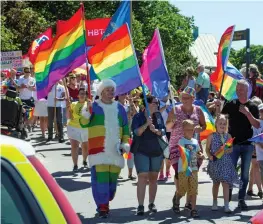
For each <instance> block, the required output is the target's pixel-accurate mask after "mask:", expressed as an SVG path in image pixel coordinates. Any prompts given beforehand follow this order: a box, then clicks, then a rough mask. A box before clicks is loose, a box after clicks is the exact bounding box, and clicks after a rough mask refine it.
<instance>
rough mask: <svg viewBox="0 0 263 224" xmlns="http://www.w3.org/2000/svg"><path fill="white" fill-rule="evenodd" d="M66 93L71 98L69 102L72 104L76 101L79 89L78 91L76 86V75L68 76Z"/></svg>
mask: <svg viewBox="0 0 263 224" xmlns="http://www.w3.org/2000/svg"><path fill="white" fill-rule="evenodd" d="M68 92H69V96H70V98H71V101H73V102H75V101H78V99H79V98H78V94H79V89H78V85H77V78H76V75H75V74H73V73H70V74H69V85H68Z"/></svg>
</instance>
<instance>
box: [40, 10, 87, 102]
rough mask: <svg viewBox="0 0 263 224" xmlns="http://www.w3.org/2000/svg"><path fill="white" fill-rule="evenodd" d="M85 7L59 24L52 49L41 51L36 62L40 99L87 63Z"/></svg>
mask: <svg viewBox="0 0 263 224" xmlns="http://www.w3.org/2000/svg"><path fill="white" fill-rule="evenodd" d="M82 7H83V6H81V8H80V9H79V10H78V11H77V12H76V13H75V14H74V15H73V16H72V17H71V18H70V19H69V20H67V21H58V22H57V35H56V37H55V38H54V39H53V43H52V45H51V47H50V48H48V49H46V50H41V51H40V52H39V53H38V55H37V58H36V61H35V75H36V87H37V97H38V99H41V98H44V97H46V96H47V95H48V93H49V92H50V90H51V88H52V86H53V85H54V84H55V83H57V82H58V81H59V80H60V79H62V78H64V77H65V76H66V75H67V74H68V73H69V72H71V71H72V70H73V69H75V68H77V67H79V66H81V65H82V64H84V63H85V61H86V54H85V47H86V43H85V37H84V32H83V30H84V29H85V26H84V22H83V16H82V12H83V9H82Z"/></svg>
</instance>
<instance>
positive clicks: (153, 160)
mask: <svg viewBox="0 0 263 224" xmlns="http://www.w3.org/2000/svg"><path fill="white" fill-rule="evenodd" d="M163 159H164V157H163V155H161V156H158V157H148V156H145V155H143V154H141V153H136V154H135V155H134V164H135V168H136V171H137V174H139V173H148V172H157V173H158V172H159V171H160V169H161V165H162V162H163Z"/></svg>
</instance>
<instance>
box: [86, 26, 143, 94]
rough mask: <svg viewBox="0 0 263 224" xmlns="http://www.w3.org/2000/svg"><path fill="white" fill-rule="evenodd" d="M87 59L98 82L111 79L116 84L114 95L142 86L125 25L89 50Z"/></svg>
mask: <svg viewBox="0 0 263 224" xmlns="http://www.w3.org/2000/svg"><path fill="white" fill-rule="evenodd" d="M88 58H89V62H90V64H91V65H92V67H93V69H94V72H95V73H96V75H97V77H98V78H99V79H100V80H103V79H112V80H113V81H114V82H115V83H116V85H117V89H116V95H121V94H124V93H127V92H129V91H131V90H133V89H135V88H137V87H138V86H141V85H142V83H141V77H140V73H139V66H138V62H137V58H136V55H135V52H134V48H133V43H132V39H131V36H130V33H129V28H128V26H127V24H124V25H123V26H122V27H121V28H119V29H118V30H117V31H115V32H114V33H112V34H111V35H110V36H108V37H106V38H105V39H104V40H102V41H101V42H100V43H98V44H96V45H95V46H94V47H93V48H91V49H90V50H89V52H88Z"/></svg>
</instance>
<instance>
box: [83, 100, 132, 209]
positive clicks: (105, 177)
mask: <svg viewBox="0 0 263 224" xmlns="http://www.w3.org/2000/svg"><path fill="white" fill-rule="evenodd" d="M86 109H87V107H83V109H82V116H83V118H81V119H80V124H81V127H82V128H84V127H88V131H89V156H88V160H89V165H90V167H91V185H92V193H93V198H94V200H95V202H96V204H97V207H98V210H100V211H102V210H105V211H107V210H108V209H109V201H111V200H112V199H113V198H114V195H115V192H116V188H117V178H118V175H119V173H120V170H121V168H123V167H124V158H123V156H122V155H120V153H118V149H119V148H121V149H123V150H124V151H126V152H127V153H128V152H129V150H130V146H129V144H128V140H129V136H130V131H129V126H128V118H127V114H126V111H125V109H124V107H123V106H122V105H121V104H120V103H118V102H115V101H114V102H113V103H112V104H104V103H102V102H101V101H100V100H97V101H95V102H94V103H93V105H92V114H90V112H89V111H87V110H86ZM87 119H88V120H87Z"/></svg>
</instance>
